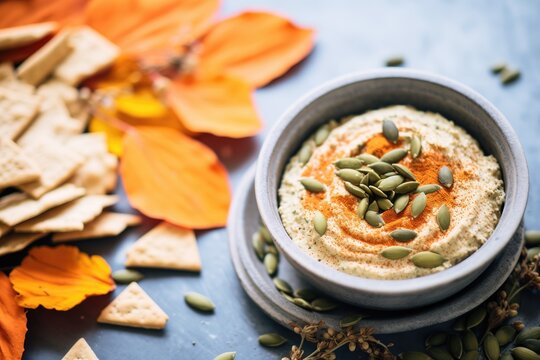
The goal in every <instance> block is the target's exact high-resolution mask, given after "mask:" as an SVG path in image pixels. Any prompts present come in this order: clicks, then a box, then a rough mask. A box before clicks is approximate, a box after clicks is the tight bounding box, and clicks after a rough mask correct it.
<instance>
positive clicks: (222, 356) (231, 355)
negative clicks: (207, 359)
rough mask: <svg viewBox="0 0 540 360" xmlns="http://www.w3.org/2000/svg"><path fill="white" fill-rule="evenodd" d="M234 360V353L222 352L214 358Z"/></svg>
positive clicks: (217, 359) (215, 359)
mask: <svg viewBox="0 0 540 360" xmlns="http://www.w3.org/2000/svg"><path fill="white" fill-rule="evenodd" d="M235 358H236V351H229V352H224V353H223V354H219V355H218V356H216V357H215V358H214V360H234V359H235Z"/></svg>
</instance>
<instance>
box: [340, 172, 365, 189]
mask: <svg viewBox="0 0 540 360" xmlns="http://www.w3.org/2000/svg"><path fill="white" fill-rule="evenodd" d="M336 175H337V176H339V177H340V178H341V179H343V180H345V181H348V182H350V183H351V184H353V185H359V184H360V182H361V181H362V179H363V178H364V176H363V175H362V174H361V173H360V172H358V171H356V170H353V169H341V170H338V171H337V172H336Z"/></svg>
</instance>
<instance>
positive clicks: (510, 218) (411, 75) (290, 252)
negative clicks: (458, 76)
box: [255, 68, 529, 295]
mask: <svg viewBox="0 0 540 360" xmlns="http://www.w3.org/2000/svg"><path fill="white" fill-rule="evenodd" d="M389 78H401V79H411V80H418V81H421V82H429V83H433V84H435V85H439V86H441V87H444V88H448V89H450V90H453V91H454V92H456V93H458V94H460V95H462V96H464V97H466V98H468V99H469V100H470V101H472V102H474V103H476V104H477V105H478V106H479V107H480V108H481V109H482V110H483V111H484V112H486V114H488V116H489V118H491V120H492V121H493V122H494V123H495V124H496V125H497V126H498V127H499V129H500V131H501V132H502V133H503V135H504V137H505V140H506V142H507V143H508V146H509V148H510V150H511V153H512V158H513V159H514V167H515V168H516V170H518V171H517V173H516V174H515V176H514V177H515V179H516V182H517V183H516V184H515V187H516V189H518V191H514V194H513V195H514V196H513V207H512V211H513V214H518V215H519V216H515V215H510V214H508V213H509V209H508V207H507V206H505V208H504V209H503V212H502V213H501V217H500V218H499V221H498V223H497V226H496V227H495V229H494V231H493V233H492V234H491V235H490V237H489V238H488V240H487V241H486V242H485V243H484V244H483V245H482V246H481V247H480V248H479V249H478V250H476V251H475V252H474V253H473V254H472V255H470V256H469V257H467V258H466V259H464V260H462V261H461V262H459V263H458V264H456V265H454V266H451V267H450V268H448V269H445V270H443V271H440V272H437V273H433V274H429V275H425V276H421V277H416V278H410V279H400V280H386V279H371V278H363V277H359V276H355V275H351V274H347V273H344V272H341V271H339V270H337V269H335V268H333V267H331V266H329V265H326V264H324V263H320V262H318V261H316V259H314V258H313V257H311V256H310V255H308V254H307V253H305V252H304V251H303V250H301V249H300V248H299V247H298V246H297V245H296V243H294V242H293V241H292V239H291V238H290V236H289V235H288V233H287V231H286V230H285V227H284V226H283V224H282V222H281V218H280V216H279V213H278V209H277V207H276V208H275V209H272V208H271V206H270V204H271V197H273V196H275V194H272V193H270V191H269V189H268V178H269V177H268V176H269V174H268V166H267V165H266V164H268V163H269V161H270V160H271V157H272V152H273V149H274V148H275V145H276V143H277V142H278V140H279V138H280V136H281V134H282V133H283V131H284V130H285V129H286V128H287V126H288V125H289V124H290V123H291V122H292V121H294V119H295V118H296V117H297V116H298V114H299V113H300V112H301V111H302V110H303V109H304V108H305V107H306V106H308V105H310V104H311V103H312V102H313V101H316V100H317V99H319V98H320V97H322V96H324V95H326V94H327V93H330V92H332V91H334V90H337V89H339V88H341V87H344V86H347V85H351V84H353V83H357V82H363V81H368V80H377V79H389ZM405 105H406V104H405ZM256 166H257V169H256V178H255V194H256V199H257V207H258V209H259V212H260V214H261V218H262V220H263V222H264V223H265V224H267V227H268V230H269V231H270V233H271V234H272V236H273V237H274V238H275V241H276V244H277V246H278V247H279V248H280V250H281V251H282V252H283V253H284V255H285V256H286V257H288V258H289V260H290V261H291V263H292V264H293V265H295V267H296V268H297V269H299V270H300V271H301V272H302V273H303V274H304V275H305V276H307V277H308V278H309V279H310V280H313V279H314V278H316V279H324V281H325V282H327V283H330V284H332V285H333V286H334V287H339V288H341V289H346V290H351V291H361V292H363V293H365V294H372V295H397V294H400V295H407V294H414V293H417V292H419V291H423V290H424V291H425V290H428V289H432V288H438V287H441V286H445V285H448V284H449V283H452V282H453V281H454V280H457V279H460V278H461V277H464V276H466V275H468V274H470V273H471V272H475V271H476V272H478V273H480V271H481V270H483V269H484V268H485V267H487V265H489V263H491V261H492V260H493V259H494V258H495V257H496V256H497V255H498V254H499V253H500V251H501V250H502V249H503V248H504V247H505V246H506V245H507V243H508V241H509V240H510V239H511V238H512V235H513V234H514V233H515V232H516V231H517V229H518V227H519V224H520V222H521V220H522V218H523V214H524V213H525V208H526V205H527V198H528V192H529V176H528V167H527V161H526V157H525V154H524V151H523V148H522V146H521V144H520V142H519V140H518V137H517V134H516V133H515V131H514V130H513V128H512V126H511V125H510V123H509V122H508V120H507V119H506V117H505V116H504V115H503V114H502V113H501V112H500V111H499V110H498V109H497V108H496V107H495V106H494V105H493V104H491V102H489V101H488V100H487V99H486V98H484V97H483V96H482V95H480V94H479V93H478V92H476V91H475V90H473V89H471V88H470V87H468V86H466V85H463V84H461V83H459V82H457V81H455V80H452V79H449V78H447V77H444V76H441V75H435V74H432V73H429V72H425V71H420V70H411V69H385V68H383V69H373V70H368V71H362V72H355V73H350V74H346V75H343V76H340V77H338V78H336V79H334V80H330V81H328V82H325V83H323V84H322V85H320V86H318V87H316V88H315V89H313V90H311V91H309V92H308V93H307V94H305V95H304V96H302V97H300V98H299V99H298V100H297V101H296V102H294V103H293V104H292V105H291V106H290V107H289V108H288V109H286V110H285V112H284V113H283V114H282V115H281V116H280V118H279V119H278V121H277V122H276V124H275V125H274V126H273V127H272V128H271V130H270V131H269V133H268V135H267V137H266V140H265V141H264V143H263V145H262V148H261V150H260V153H259V157H258V160H257V165H256ZM505 196H508V194H505ZM506 199H507V198H505V203H506V202H507V201H506ZM276 220H277V221H276ZM276 224H279V226H276ZM495 236H496V237H498V238H499V240H500V241H489V240H490V239H491V238H493V237H495ZM285 239H286V240H287V241H285Z"/></svg>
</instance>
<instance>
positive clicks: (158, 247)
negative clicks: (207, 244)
mask: <svg viewBox="0 0 540 360" xmlns="http://www.w3.org/2000/svg"><path fill="white" fill-rule="evenodd" d="M125 265H126V266H134V267H150V268H164V269H175V270H189V271H200V270H201V259H200V257H199V249H198V248H197V241H196V239H195V234H194V233H193V231H192V230H188V229H183V228H180V227H177V226H174V225H171V224H168V223H166V222H162V223H160V224H159V225H157V226H156V227H154V228H153V229H152V230H150V231H149V232H147V233H146V234H144V235H143V236H142V237H141V238H140V239H139V240H137V241H136V242H135V243H134V244H133V245H132V246H131V248H130V249H129V250H128V252H127V259H126V262H125Z"/></svg>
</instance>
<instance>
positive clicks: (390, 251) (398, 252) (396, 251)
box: [380, 246, 412, 260]
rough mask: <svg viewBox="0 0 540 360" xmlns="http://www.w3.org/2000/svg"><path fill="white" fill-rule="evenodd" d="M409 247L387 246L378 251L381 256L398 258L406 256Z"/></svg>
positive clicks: (409, 251) (391, 258)
mask: <svg viewBox="0 0 540 360" xmlns="http://www.w3.org/2000/svg"><path fill="white" fill-rule="evenodd" d="M411 251H412V250H411V249H409V248H407V247H404V246H389V247H387V248H386V249H384V250H382V251H381V252H380V254H381V256H382V257H384V258H386V259H390V260H398V259H402V258H404V257H406V256H407V255H409V254H410V253H411Z"/></svg>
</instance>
